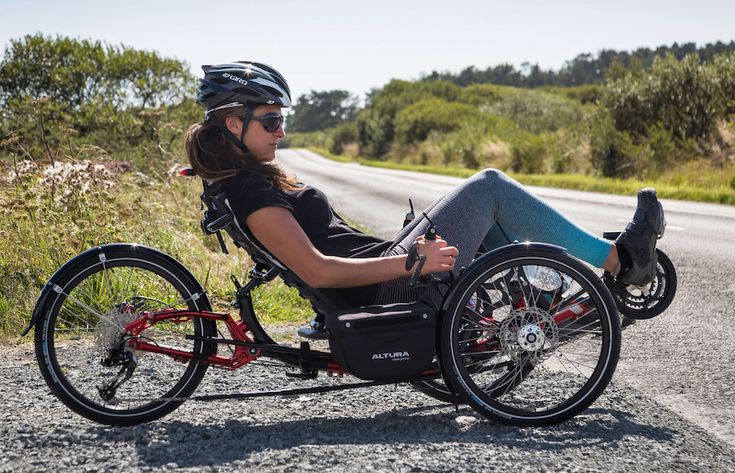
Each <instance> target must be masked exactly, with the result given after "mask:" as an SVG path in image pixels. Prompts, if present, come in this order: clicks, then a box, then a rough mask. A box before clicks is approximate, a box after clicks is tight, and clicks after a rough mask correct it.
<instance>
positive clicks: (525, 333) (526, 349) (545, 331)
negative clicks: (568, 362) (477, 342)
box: [498, 307, 559, 362]
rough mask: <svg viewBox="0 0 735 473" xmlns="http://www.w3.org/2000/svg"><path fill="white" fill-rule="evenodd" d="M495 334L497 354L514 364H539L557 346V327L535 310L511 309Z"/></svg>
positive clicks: (547, 316)
mask: <svg viewBox="0 0 735 473" xmlns="http://www.w3.org/2000/svg"><path fill="white" fill-rule="evenodd" d="M498 335H499V336H498V338H499V340H500V349H501V352H502V353H503V354H505V355H507V356H508V357H509V358H511V359H512V360H514V361H521V360H524V359H528V358H529V357H531V358H532V359H533V360H534V361H535V362H536V361H539V360H541V359H542V358H543V357H544V355H546V354H550V353H551V352H553V351H554V349H556V347H557V345H558V344H559V327H558V326H557V325H556V322H554V319H553V318H552V317H551V315H549V313H548V312H546V311H545V310H543V309H540V308H538V307H522V308H520V309H515V310H514V311H513V312H511V313H510V314H509V315H508V317H507V318H506V319H505V320H503V322H502V323H501V324H500V330H499V334H498Z"/></svg>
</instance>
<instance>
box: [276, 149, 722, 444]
mask: <svg viewBox="0 0 735 473" xmlns="http://www.w3.org/2000/svg"><path fill="white" fill-rule="evenodd" d="M278 159H279V161H280V162H281V163H282V165H283V166H284V167H285V168H286V169H287V170H288V171H289V172H292V173H295V174H296V175H297V176H298V177H299V179H300V180H301V181H303V182H305V183H308V184H309V185H313V186H314V187H318V188H320V189H321V190H323V191H324V192H325V193H326V194H327V195H328V196H329V198H330V201H331V203H332V205H333V207H334V208H335V209H336V210H337V211H338V212H339V213H341V214H343V215H346V216H348V218H350V219H352V220H354V221H356V222H358V223H359V224H361V225H364V226H365V227H368V228H370V229H371V230H372V231H373V232H374V233H375V234H377V235H380V236H382V237H385V238H390V237H391V236H392V234H393V233H395V231H396V230H397V229H398V227H399V226H400V223H401V222H402V220H403V215H404V214H405V212H406V211H407V209H408V199H409V198H411V199H412V200H413V202H414V205H415V207H416V209H417V211H418V210H419V209H422V208H424V207H426V206H428V205H429V204H430V203H431V202H433V201H434V200H435V199H437V198H439V197H440V196H442V195H444V194H445V193H446V192H448V191H449V190H450V189H452V188H453V187H454V186H456V185H457V184H458V183H460V182H461V181H462V180H461V179H459V178H452V177H446V176H437V175H430V174H423V173H416V172H406V171H394V170H387V169H379V168H372V167H367V166H361V165H359V164H355V163H347V164H346V163H338V162H335V161H331V160H327V159H325V158H323V157H321V156H318V155H316V154H314V153H312V152H310V151H306V150H280V151H279V152H278ZM529 189H530V190H531V191H532V192H534V193H535V194H537V195H538V196H540V197H542V198H543V199H544V200H546V201H547V202H549V203H550V204H551V205H553V206H554V207H556V208H557V209H559V210H560V211H562V212H563V213H564V214H566V215H567V216H569V217H571V218H572V219H573V220H574V221H576V222H577V223H579V224H580V225H582V226H583V227H585V228H587V229H589V230H590V231H593V232H598V233H600V232H602V231H604V230H617V229H622V228H623V227H624V226H625V224H626V223H627V222H628V221H629V219H630V218H631V216H632V214H633V210H634V208H635V204H636V199H635V196H630V197H627V196H614V195H607V194H600V193H588V192H578V191H569V190H560V189H548V188H538V187H529ZM662 203H663V205H664V208H665V211H666V219H667V221H668V228H667V232H666V235H665V237H664V238H663V239H662V240H661V241H660V243H659V247H660V248H661V249H662V250H664V251H665V252H666V253H667V255H669V257H670V258H671V259H672V261H673V262H674V265H675V266H676V268H677V271H678V275H679V290H678V293H677V297H676V299H675V300H674V302H673V303H672V305H671V307H670V308H669V309H668V311H667V312H666V313H664V314H663V315H661V316H660V317H658V318H656V319H653V320H648V321H640V322H638V323H637V324H636V325H634V326H632V327H631V328H630V329H628V330H626V331H625V332H624V339H623V351H622V357H621V360H620V364H619V365H618V371H617V373H616V377H615V379H616V380H617V381H622V382H625V383H628V384H629V385H631V386H632V387H634V388H635V389H637V390H639V391H641V392H643V393H645V395H647V396H650V398H651V399H653V400H654V401H656V402H658V403H660V404H662V405H663V406H666V407H667V408H668V409H669V410H670V411H671V412H672V413H678V414H680V415H683V416H684V417H686V418H687V419H688V420H689V421H691V422H693V423H695V424H697V425H698V426H700V427H702V428H704V429H706V430H707V431H708V432H710V433H711V434H712V435H714V436H715V437H717V438H719V439H721V440H724V441H726V442H728V443H729V444H730V445H731V446H735V324H734V323H733V322H734V321H735V305H734V304H733V303H732V301H733V299H734V298H735V243H734V242H735V208H732V207H727V206H721V205H713V204H699V203H693V202H682V201H669V200H663V201H662Z"/></svg>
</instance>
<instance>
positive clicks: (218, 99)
mask: <svg viewBox="0 0 735 473" xmlns="http://www.w3.org/2000/svg"><path fill="white" fill-rule="evenodd" d="M202 70H203V71H204V78H203V79H200V80H199V88H198V90H197V92H198V93H197V102H198V103H199V104H200V105H202V106H203V107H204V109H205V117H206V118H209V116H210V114H211V112H213V111H215V110H221V109H224V108H229V107H237V106H245V107H247V108H250V109H253V108H255V107H257V106H258V105H280V106H281V107H290V106H291V91H290V90H289V88H288V84H287V83H286V79H284V78H283V76H282V75H281V74H280V73H279V72H278V71H277V70H275V69H273V68H272V67H270V66H268V65H266V64H262V63H259V62H250V61H238V62H234V63H230V64H217V65H214V66H211V65H204V66H202Z"/></svg>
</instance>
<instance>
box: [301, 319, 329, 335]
mask: <svg viewBox="0 0 735 473" xmlns="http://www.w3.org/2000/svg"><path fill="white" fill-rule="evenodd" d="M296 332H297V333H298V334H299V336H300V337H303V338H309V339H311V340H329V332H327V328H326V327H325V326H324V315H322V314H317V315H316V317H314V320H312V321H311V322H309V323H308V324H307V325H302V326H301V327H299V329H298V330H297V331H296Z"/></svg>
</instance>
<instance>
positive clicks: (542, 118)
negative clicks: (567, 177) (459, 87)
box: [482, 90, 585, 133]
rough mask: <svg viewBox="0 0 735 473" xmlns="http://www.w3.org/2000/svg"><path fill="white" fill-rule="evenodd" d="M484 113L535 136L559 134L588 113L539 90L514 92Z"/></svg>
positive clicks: (576, 104) (579, 106)
mask: <svg viewBox="0 0 735 473" xmlns="http://www.w3.org/2000/svg"><path fill="white" fill-rule="evenodd" d="M482 110H483V111H485V112H487V113H490V114H493V115H500V116H504V117H507V118H509V119H511V120H513V121H514V122H515V123H516V124H518V126H519V127H521V128H523V129H524V130H528V131H530V132H532V133H541V132H544V131H556V130H558V129H560V128H564V127H568V126H571V125H574V124H576V123H578V122H580V121H582V120H583V119H584V117H585V109H584V107H582V105H580V104H579V103H578V102H576V101H574V100H570V99H567V98H565V97H561V96H558V95H554V94H550V93H548V92H541V91H538V90H516V91H513V92H512V93H508V94H506V95H505V96H504V97H503V98H501V99H500V100H499V101H497V102H496V103H494V104H493V105H489V106H486V107H483V108H482Z"/></svg>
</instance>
